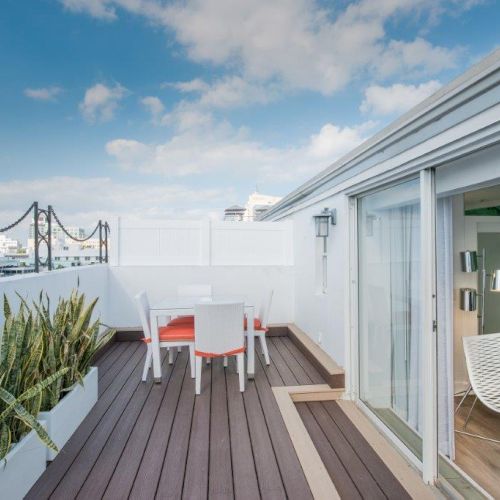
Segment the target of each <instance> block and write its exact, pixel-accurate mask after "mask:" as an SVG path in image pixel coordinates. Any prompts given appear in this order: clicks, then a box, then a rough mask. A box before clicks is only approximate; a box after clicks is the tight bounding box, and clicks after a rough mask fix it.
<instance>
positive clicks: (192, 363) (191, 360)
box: [189, 344, 196, 378]
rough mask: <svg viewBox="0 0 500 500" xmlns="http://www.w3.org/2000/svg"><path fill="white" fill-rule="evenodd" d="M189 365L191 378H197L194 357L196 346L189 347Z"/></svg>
mask: <svg viewBox="0 0 500 500" xmlns="http://www.w3.org/2000/svg"><path fill="white" fill-rule="evenodd" d="M189 365H190V368H191V378H194V377H195V368H196V366H195V365H196V356H195V355H194V344H191V345H190V346H189Z"/></svg>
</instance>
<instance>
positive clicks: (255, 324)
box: [245, 318, 267, 330]
mask: <svg viewBox="0 0 500 500" xmlns="http://www.w3.org/2000/svg"><path fill="white" fill-rule="evenodd" d="M247 326H248V322H247V318H245V330H246V329H247ZM253 329H254V330H267V328H262V322H261V321H260V319H259V318H254V320H253Z"/></svg>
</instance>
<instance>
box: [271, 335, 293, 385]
mask: <svg viewBox="0 0 500 500" xmlns="http://www.w3.org/2000/svg"><path fill="white" fill-rule="evenodd" d="M273 341H274V339H273V338H270V339H268V343H267V347H268V350H269V356H270V358H271V364H272V365H274V366H275V367H276V370H277V371H278V373H279V375H280V377H281V379H282V380H283V384H284V385H299V383H298V381H297V377H296V376H295V375H294V373H293V372H292V369H291V367H289V366H288V365H287V364H286V362H285V360H284V359H283V357H282V356H281V354H280V352H279V350H278V347H277V346H276V344H275V343H274V342H273Z"/></svg>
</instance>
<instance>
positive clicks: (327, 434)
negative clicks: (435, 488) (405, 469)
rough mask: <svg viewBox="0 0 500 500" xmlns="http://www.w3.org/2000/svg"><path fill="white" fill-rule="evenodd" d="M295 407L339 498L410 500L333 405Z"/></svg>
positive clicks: (332, 402)
mask: <svg viewBox="0 0 500 500" xmlns="http://www.w3.org/2000/svg"><path fill="white" fill-rule="evenodd" d="M296 406H297V410H298V412H299V414H300V416H301V417H302V420H303V422H304V424H305V426H306V428H307V430H308V432H309V435H310V436H311V439H312V440H313V442H314V445H315V446H316V449H317V450H318V453H319V455H320V457H321V459H322V461H323V463H324V464H325V466H326V469H327V470H328V473H329V474H330V477H331V478H332V481H333V483H334V484H335V487H336V488H337V491H338V492H339V495H340V496H341V497H342V498H349V499H356V498H369V499H385V498H391V499H406V498H408V499H409V498H410V496H409V495H408V493H407V492H406V490H405V489H404V488H403V486H402V485H401V484H400V483H399V481H398V480H397V479H396V478H395V477H394V475H393V474H392V473H391V471H390V470H389V469H388V467H387V466H386V465H385V464H384V463H383V462H382V460H381V459H380V457H379V456H378V455H377V454H376V453H375V451H374V450H373V449H372V448H371V446H370V445H369V444H368V442H367V441H366V440H365V438H364V437H363V436H362V435H361V433H360V432H359V431H358V430H357V429H356V427H355V426H354V425H353V423H352V422H351V421H350V420H349V419H348V417H347V416H346V414H345V413H344V412H343V411H342V409H341V408H340V407H339V405H338V404H337V403H336V402H335V401H325V402H311V403H297V405H296Z"/></svg>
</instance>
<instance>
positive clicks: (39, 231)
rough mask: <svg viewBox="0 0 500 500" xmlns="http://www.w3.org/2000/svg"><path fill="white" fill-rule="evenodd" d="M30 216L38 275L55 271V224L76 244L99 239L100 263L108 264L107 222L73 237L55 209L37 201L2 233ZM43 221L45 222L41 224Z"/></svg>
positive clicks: (98, 223)
mask: <svg viewBox="0 0 500 500" xmlns="http://www.w3.org/2000/svg"><path fill="white" fill-rule="evenodd" d="M30 214H33V226H34V227H33V240H34V270H35V272H36V273H38V272H40V270H42V269H47V270H48V271H52V270H53V269H54V266H53V263H52V250H53V238H52V237H53V224H54V223H56V224H57V225H58V226H59V227H60V228H61V231H62V232H63V233H64V235H65V236H66V237H67V238H69V239H70V240H72V241H75V242H76V243H85V242H86V241H88V240H90V239H91V238H93V237H94V236H95V235H97V237H98V238H99V244H98V250H99V263H107V262H108V249H109V245H108V243H109V234H110V232H111V231H110V228H109V224H108V223H107V222H103V221H102V220H99V221H98V222H97V224H96V226H95V228H94V230H93V231H92V232H91V233H90V234H89V235H88V236H85V237H82V238H79V237H76V236H74V235H72V234H71V233H70V232H69V231H68V229H67V228H66V227H65V226H64V225H63V223H62V222H61V220H60V219H59V217H58V216H57V214H56V212H55V210H54V207H52V205H48V206H47V208H41V207H40V206H39V204H38V202H37V201H34V202H33V203H32V204H31V205H30V206H29V208H28V209H27V210H26V212H24V214H23V215H21V217H19V219H17V220H15V221H14V222H13V223H11V224H9V225H7V226H5V227H2V228H0V233H5V232H7V231H10V230H11V229H14V228H15V227H16V226H18V225H19V224H21V223H22V222H23V221H24V220H25V219H26V218H27V217H28V216H29V215H30ZM41 220H42V221H45V222H44V223H43V224H41ZM43 248H45V252H46V254H45V255H42V253H45V252H42V250H43Z"/></svg>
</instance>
